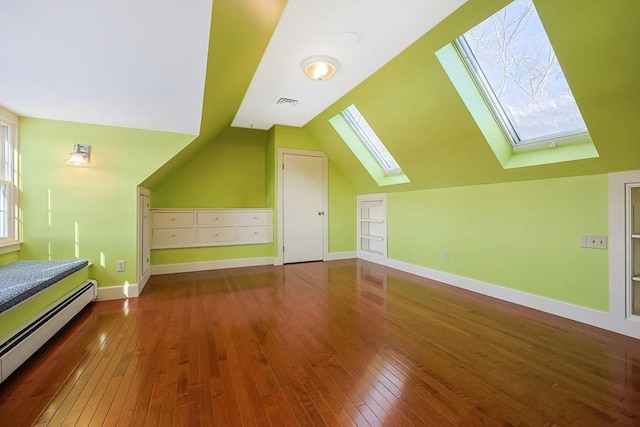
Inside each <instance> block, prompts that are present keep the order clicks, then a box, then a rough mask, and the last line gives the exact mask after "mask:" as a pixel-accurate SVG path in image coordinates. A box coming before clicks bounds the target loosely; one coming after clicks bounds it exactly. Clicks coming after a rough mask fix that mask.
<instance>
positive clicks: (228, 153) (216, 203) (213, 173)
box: [151, 128, 267, 208]
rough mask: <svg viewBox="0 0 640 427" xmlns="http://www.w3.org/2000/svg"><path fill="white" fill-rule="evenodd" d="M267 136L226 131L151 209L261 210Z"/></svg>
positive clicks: (158, 193)
mask: <svg viewBox="0 0 640 427" xmlns="http://www.w3.org/2000/svg"><path fill="white" fill-rule="evenodd" d="M266 143H267V132H266V131H263V130H250V129H239V128H228V129H227V130H225V131H224V132H222V133H221V134H220V136H218V137H217V138H216V139H215V140H214V141H213V142H212V143H211V144H209V145H208V146H207V147H205V148H204V149H203V150H202V151H201V152H200V153H198V154H197V155H196V156H195V157H193V158H192V159H191V160H190V161H189V162H187V163H186V164H185V165H184V166H183V167H182V168H180V169H179V170H177V171H176V172H175V173H174V174H173V175H171V176H170V177H169V178H168V179H167V180H166V181H164V182H163V183H162V184H161V185H160V186H158V187H156V188H155V190H154V192H153V197H152V198H151V206H152V207H154V208H176V207H177V208H212V207H215V208H263V207H266V203H265V199H266V194H265V188H266V187H265V185H266V184H265V161H264V159H265V149H266Z"/></svg>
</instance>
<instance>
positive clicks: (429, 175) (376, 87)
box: [304, 0, 640, 193]
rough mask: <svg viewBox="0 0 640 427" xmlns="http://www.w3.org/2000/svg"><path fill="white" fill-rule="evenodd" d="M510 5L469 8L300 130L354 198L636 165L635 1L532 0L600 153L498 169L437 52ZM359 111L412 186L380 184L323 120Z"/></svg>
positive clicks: (639, 108) (639, 158)
mask: <svg viewBox="0 0 640 427" xmlns="http://www.w3.org/2000/svg"><path fill="white" fill-rule="evenodd" d="M507 3H508V1H488V0H487V1H473V0H472V1H469V2H467V3H466V4H465V5H463V6H462V7H460V8H459V9H458V10H457V11H456V12H454V13H453V14H452V15H451V16H449V17H448V18H447V19H446V20H444V21H443V22H442V23H441V24H439V25H438V26H436V27H435V28H434V29H433V30H431V31H430V32H429V33H427V34H426V35H425V36H424V37H422V38H420V39H419V40H418V41H417V42H416V43H414V44H413V45H412V46H410V47H409V48H408V49H407V50H405V51H404V52H402V53H401V54H400V55H399V56H397V57H396V58H394V59H393V60H392V61H391V62H389V63H388V64H387V65H385V66H384V67H383V68H381V69H380V70H379V71H377V72H376V73H375V74H374V75H373V76H371V77H370V78H368V79H367V80H365V81H364V82H363V83H362V84H360V85H359V86H358V87H356V88H355V89H354V90H352V91H351V92H349V93H348V94H347V95H345V96H344V97H343V98H342V99H340V100H339V101H338V102H336V103H335V104H333V105H332V106H330V107H329V108H327V109H326V110H325V111H324V112H323V113H321V114H319V115H318V116H317V117H316V118H314V119H313V120H312V121H311V122H310V123H309V124H307V125H306V126H305V127H304V130H305V131H306V132H307V133H308V134H309V135H311V137H312V138H313V139H314V140H315V141H317V142H318V144H319V145H320V146H321V148H322V150H323V151H324V152H325V153H326V154H327V156H328V157H329V159H330V160H331V161H332V162H333V163H334V164H335V165H336V166H337V168H338V169H339V170H340V171H341V172H342V173H343V174H344V175H345V176H346V177H347V179H348V180H349V181H350V182H351V183H352V184H353V185H354V186H355V187H356V189H357V191H358V192H360V193H368V192H380V191H385V192H392V191H406V190H414V189H423V188H440V187H452V186H462V185H474V184H483V183H492V182H506V181H518V180H530V179H543V178H551V177H559V176H575V175H589V174H597V173H607V172H612V171H620V170H631V169H638V168H640V79H639V77H638V76H639V75H640V25H639V23H640V2H635V1H614V2H607V1H604V0H602V1H588V2H574V1H543V0H539V1H535V5H536V8H537V9H538V12H539V14H540V17H541V19H542V22H543V24H544V26H545V28H546V30H547V33H548V35H549V38H550V40H551V43H552V44H553V46H554V49H555V52H556V55H557V56H558V59H559V61H560V64H561V65H562V68H563V70H564V72H565V75H566V77H567V80H568V82H569V85H570V87H571V89H572V91H573V94H574V96H575V98H576V101H577V103H578V106H579V108H580V110H581V112H582V115H583V117H584V119H585V122H586V124H587V127H588V128H589V131H590V134H591V136H592V139H593V141H594V143H595V145H596V148H597V150H598V152H599V157H598V158H595V159H587V160H579V161H572V162H564V163H556V164H547V165H542V166H531V167H526V168H519V169H509V170H504V169H502V168H501V166H500V165H499V163H498V161H497V159H496V158H495V156H494V155H493V153H492V151H491V149H490V148H489V145H488V144H487V143H486V141H485V139H484V137H483V136H482V134H481V133H480V131H479V129H478V127H477V125H476V124H475V122H474V121H473V119H472V118H471V116H470V114H469V112H468V110H467V109H466V107H465V106H464V104H463V103H462V100H461V99H460V97H459V96H458V94H457V92H456V90H455V89H454V87H453V85H452V84H451V82H450V80H449V79H448V77H447V75H446V74H445V72H444V70H443V68H442V67H441V65H440V64H439V62H438V60H437V59H436V57H435V55H434V53H435V52H436V51H437V50H439V49H440V48H441V47H442V46H444V45H446V44H447V43H449V42H450V41H451V40H453V39H454V38H455V37H457V36H458V35H459V34H461V33H463V32H464V31H466V30H467V29H469V28H471V27H472V26H474V25H475V24H477V23H478V22H479V21H481V20H483V19H485V18H486V17H488V16H489V15H491V14H492V13H495V12H496V11H497V10H499V9H500V8H501V7H503V6H504V5H506V4H507ZM352 103H353V104H356V106H357V107H358V109H359V110H360V111H361V112H362V114H363V115H364V116H365V117H366V118H367V120H368V121H369V123H371V125H372V127H373V128H374V130H375V131H376V133H377V134H378V135H379V136H380V138H381V139H382V140H383V141H384V143H385V145H386V146H387V148H388V149H389V151H390V152H391V153H392V154H393V155H394V157H395V159H396V160H397V161H398V163H399V164H400V165H401V167H402V169H403V171H404V172H405V173H406V174H407V176H408V177H409V178H410V179H411V183H410V184H402V185H394V186H388V187H382V188H381V187H378V186H377V185H376V184H375V183H374V181H373V180H372V179H371V178H370V176H369V175H368V173H367V172H366V171H365V170H364V168H363V167H362V166H361V165H360V163H359V162H358V161H357V160H355V156H354V155H353V154H352V153H351V152H350V151H349V148H348V147H347V146H346V145H345V144H344V143H343V142H342V140H341V139H340V137H339V136H338V134H337V133H336V132H335V130H334V129H333V128H332V126H331V125H330V124H329V123H328V120H329V119H330V118H331V117H333V116H334V115H335V114H338V113H339V112H340V111H341V110H342V109H344V108H346V107H347V106H349V105H350V104H352Z"/></svg>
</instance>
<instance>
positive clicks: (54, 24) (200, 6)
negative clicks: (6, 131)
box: [0, 0, 211, 135]
mask: <svg viewBox="0 0 640 427" xmlns="http://www.w3.org/2000/svg"><path fill="white" fill-rule="evenodd" d="M210 19H211V1H210V0H209V1H207V0H201V1H191V2H178V1H156V2H146V1H64V0H57V1H13V0H8V1H1V2H0V104H2V105H3V106H5V107H6V108H9V109H11V110H12V111H14V112H15V113H16V114H18V115H20V116H26V117H37V118H45V119H54V120H63V121H74V122H81V123H92V124H102V125H112V126H120V127H132V128H139V129H148V130H160V131H168V132H177V133H186V134H192V135H196V134H198V132H199V130H200V113H201V111H202V94H203V91H204V77H205V69H206V66H207V48H208V40H209V28H210Z"/></svg>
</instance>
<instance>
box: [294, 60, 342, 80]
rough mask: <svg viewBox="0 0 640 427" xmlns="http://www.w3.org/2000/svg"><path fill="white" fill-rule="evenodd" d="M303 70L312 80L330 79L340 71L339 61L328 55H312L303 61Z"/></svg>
mask: <svg viewBox="0 0 640 427" xmlns="http://www.w3.org/2000/svg"><path fill="white" fill-rule="evenodd" d="M302 70H303V71H304V73H305V74H306V75H307V77H309V78H310V79H311V80H329V79H330V78H331V76H333V75H334V74H335V72H336V71H338V61H336V60H335V59H333V58H329V57H328V56H312V57H311V58H307V59H305V60H304V61H303V62H302Z"/></svg>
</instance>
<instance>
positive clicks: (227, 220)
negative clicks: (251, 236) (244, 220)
mask: <svg viewBox="0 0 640 427" xmlns="http://www.w3.org/2000/svg"><path fill="white" fill-rule="evenodd" d="M196 215H197V217H198V225H215V226H223V225H225V226H234V225H236V212H229V211H207V212H196Z"/></svg>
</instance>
